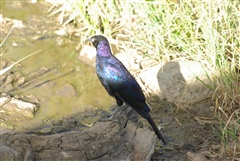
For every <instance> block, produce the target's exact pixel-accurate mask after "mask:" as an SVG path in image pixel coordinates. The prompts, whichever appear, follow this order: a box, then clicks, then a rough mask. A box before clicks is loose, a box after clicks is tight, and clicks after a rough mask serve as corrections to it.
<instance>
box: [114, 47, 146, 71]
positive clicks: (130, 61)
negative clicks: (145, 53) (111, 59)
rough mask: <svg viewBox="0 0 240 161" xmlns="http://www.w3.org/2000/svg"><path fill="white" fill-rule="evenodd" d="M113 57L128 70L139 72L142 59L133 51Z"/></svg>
mask: <svg viewBox="0 0 240 161" xmlns="http://www.w3.org/2000/svg"><path fill="white" fill-rule="evenodd" d="M115 56H116V58H118V59H119V60H120V61H121V62H122V63H123V64H124V66H125V67H126V68H127V69H128V70H130V71H136V70H140V61H141V60H142V59H143V57H142V56H141V55H138V54H136V52H135V51H132V52H131V51H129V53H118V54H116V55H115Z"/></svg>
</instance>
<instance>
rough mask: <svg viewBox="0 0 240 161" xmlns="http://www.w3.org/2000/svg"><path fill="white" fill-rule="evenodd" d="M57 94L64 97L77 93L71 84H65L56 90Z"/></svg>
mask: <svg viewBox="0 0 240 161" xmlns="http://www.w3.org/2000/svg"><path fill="white" fill-rule="evenodd" d="M57 94H58V95H60V96H65V97H74V96H76V95H77V92H76V90H75V89H74V88H73V86H72V85H70V84H66V85H64V86H63V87H62V88H60V89H59V90H58V91H57Z"/></svg>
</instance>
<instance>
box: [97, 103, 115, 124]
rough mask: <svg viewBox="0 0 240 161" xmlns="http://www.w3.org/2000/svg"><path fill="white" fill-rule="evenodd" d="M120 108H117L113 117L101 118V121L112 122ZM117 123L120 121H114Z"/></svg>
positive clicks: (112, 114)
mask: <svg viewBox="0 0 240 161" xmlns="http://www.w3.org/2000/svg"><path fill="white" fill-rule="evenodd" d="M119 108H120V107H119V106H117V108H116V109H115V110H114V111H113V112H112V113H111V115H110V116H109V117H105V118H100V119H99V121H112V120H113V118H114V116H115V115H116V113H117V112H118V110H119ZM114 121H116V122H119V121H118V120H114Z"/></svg>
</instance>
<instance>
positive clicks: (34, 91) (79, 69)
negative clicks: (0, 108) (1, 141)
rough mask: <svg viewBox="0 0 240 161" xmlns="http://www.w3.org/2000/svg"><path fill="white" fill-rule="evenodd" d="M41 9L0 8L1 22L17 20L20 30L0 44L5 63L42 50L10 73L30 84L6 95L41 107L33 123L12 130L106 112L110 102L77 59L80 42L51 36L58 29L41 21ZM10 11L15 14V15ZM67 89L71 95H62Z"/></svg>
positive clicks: (92, 73) (27, 6)
mask: <svg viewBox="0 0 240 161" xmlns="http://www.w3.org/2000/svg"><path fill="white" fill-rule="evenodd" d="M42 8H44V7H43V6H39V5H38V4H30V3H20V2H13V3H5V4H4V6H3V17H8V16H9V17H10V18H11V19H17V20H19V21H22V22H23V25H24V27H23V28H15V29H14V30H13V32H12V33H11V35H10V36H9V38H8V39H7V41H6V42H5V43H4V45H3V47H4V48H7V50H6V51H5V52H4V54H3V58H6V59H10V60H11V61H13V62H15V61H17V60H19V59H21V58H23V57H24V56H27V55H29V54H31V53H33V52H35V51H37V50H39V49H42V51H41V52H39V53H37V54H35V55H33V56H31V57H29V58H28V59H26V60H24V61H22V62H21V63H20V65H17V66H15V67H14V68H13V69H12V70H11V71H12V72H19V73H21V75H22V76H24V77H25V78H26V81H27V82H29V83H26V84H25V85H24V86H14V90H11V91H9V92H8V94H11V95H14V96H17V97H19V98H23V97H33V99H34V97H36V98H37V99H38V101H39V103H40V105H41V106H40V108H39V109H38V111H37V113H36V115H35V117H34V119H33V120H31V123H30V122H29V121H27V122H23V123H22V124H20V123H19V124H18V125H17V127H15V128H17V129H18V128H21V126H23V127H32V126H35V124H36V123H40V122H43V121H46V120H52V119H61V118H62V117H63V116H66V115H70V114H73V113H79V112H91V111H94V110H98V109H105V108H106V107H107V108H109V107H110V104H111V103H112V101H113V100H112V99H111V98H110V97H109V96H108V95H107V93H106V92H105V91H104V89H103V87H102V86H101V85H100V83H99V81H98V79H97V77H96V74H95V69H94V68H92V67H90V66H88V65H86V64H84V63H83V62H81V61H79V60H78V59H77V57H78V54H79V51H77V50H76V46H77V45H78V41H76V40H79V38H75V40H72V39H70V38H69V37H67V36H66V37H64V36H57V35H56V34H54V31H55V30H56V29H58V27H57V25H55V24H53V23H51V22H49V21H48V19H49V18H46V17H41V15H44V13H43V10H42ZM12 9H15V12H14V13H13V12H11V11H12ZM45 12H46V8H45ZM35 15H38V17H36V16H35ZM7 25H8V24H6V26H4V27H3V29H5V31H4V32H5V33H7V30H9V29H10V28H9V26H10V25H9V26H7ZM3 38H4V37H2V38H1V41H2V40H3ZM39 71H44V72H43V73H42V74H37V75H36V76H32V75H33V74H31V73H34V72H36V73H38V72H39ZM66 85H70V86H72V87H73V90H72V92H71V93H64V91H62V90H61V88H63V87H64V86H66ZM93 119H94V118H93ZM93 121H94V120H93Z"/></svg>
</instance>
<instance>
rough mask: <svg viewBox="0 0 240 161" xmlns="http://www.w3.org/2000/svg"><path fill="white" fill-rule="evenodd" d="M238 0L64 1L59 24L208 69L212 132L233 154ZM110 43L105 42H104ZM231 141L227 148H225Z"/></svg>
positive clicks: (238, 91) (238, 121) (238, 92)
mask: <svg viewBox="0 0 240 161" xmlns="http://www.w3.org/2000/svg"><path fill="white" fill-rule="evenodd" d="M239 12H240V1H237V0H213V1H209V0H202V1H197V0H186V1H181V0H179V1H173V0H169V1H166V0H163V1H135V2H129V1H117V0H114V1H93V0H89V1H64V2H63V3H62V5H61V7H60V8H58V9H57V10H54V11H53V10H52V12H51V13H52V14H57V13H60V14H59V22H60V23H62V24H63V25H67V24H69V23H70V22H74V25H76V27H77V28H79V32H81V35H83V36H82V39H85V38H86V37H88V35H93V34H96V33H101V34H104V35H106V36H107V37H112V38H114V39H118V40H119V41H118V44H117V47H118V48H119V49H120V50H129V49H135V50H136V51H137V52H138V53H140V54H142V55H144V56H148V57H151V58H152V59H156V60H159V61H171V60H179V59H181V60H182V59H183V60H186V59H187V60H195V61H199V62H201V63H202V64H203V65H205V66H206V67H207V68H209V69H211V71H212V73H213V74H212V73H211V75H210V74H209V75H208V78H209V79H210V80H211V82H212V84H208V87H209V88H211V89H213V90H214V91H215V92H214V95H213V99H214V100H215V102H216V105H215V114H216V116H218V118H219V128H217V129H214V131H215V132H216V134H218V135H219V137H220V138H221V140H222V143H223V145H224V146H225V149H226V152H228V154H230V155H232V156H234V155H235V154H236V148H235V151H234V147H236V144H237V140H239V134H240V130H239V126H240V117H239V116H240V107H239V106H240V74H239V73H240V62H239V59H240V14H239ZM110 41H111V40H110ZM229 142H231V144H227V143H229Z"/></svg>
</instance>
